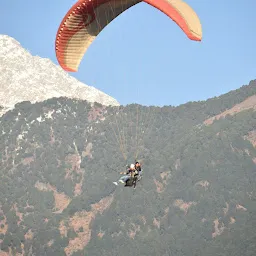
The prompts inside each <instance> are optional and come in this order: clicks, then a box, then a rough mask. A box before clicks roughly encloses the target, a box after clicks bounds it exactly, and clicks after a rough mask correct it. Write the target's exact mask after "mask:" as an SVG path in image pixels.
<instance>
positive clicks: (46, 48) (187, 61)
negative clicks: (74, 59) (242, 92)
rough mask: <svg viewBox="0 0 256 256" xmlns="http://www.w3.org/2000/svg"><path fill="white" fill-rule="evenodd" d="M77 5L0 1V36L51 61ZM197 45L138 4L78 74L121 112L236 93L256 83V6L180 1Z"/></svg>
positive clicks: (109, 30) (63, 0)
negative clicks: (190, 12)
mask: <svg viewBox="0 0 256 256" xmlns="http://www.w3.org/2000/svg"><path fill="white" fill-rule="evenodd" d="M75 2H76V1H75V0H54V1H53V0H44V1H34V0H33V1H32V0H26V1H25V0H23V1H22V0H16V1H0V10H1V16H0V34H6V35H9V36H11V37H13V38H15V39H16V40H17V41H19V42H20V43H21V45H22V46H23V47H24V48H26V49H28V50H29V52H30V53H31V54H33V55H38V56H40V57H43V58H49V59H51V60H52V61H53V62H54V63H56V64H58V62H57V59H56V56H55V48H54V44H55V38H56V33H57V30H58V27H59V25H60V23H61V21H62V19H63V17H64V16H65V14H66V12H67V11H68V10H69V9H70V8H71V6H72V5H73V4H74V3H75ZM186 2H187V3H188V4H189V5H190V6H191V7H192V8H193V9H194V10H195V12H196V13H197V15H198V16H199V18H200V21H201V24H202V29H203V39H202V41H201V42H195V41H191V40H189V39H188V38H187V37H186V35H185V34H184V32H183V31H182V30H181V29H180V28H179V27H178V26H177V25H176V23H174V22H173V21H172V20H171V19H170V18H169V17H167V16H166V15H165V14H163V13H162V12H160V11H158V10H157V9H155V8H153V7H152V6H149V5H148V4H145V3H140V4H138V5H136V6H134V7H132V8H130V9H129V10H127V11H126V12H124V13H123V14H122V15H120V16H119V17H117V18H116V19H115V20H114V21H112V22H111V23H110V24H109V25H108V26H107V27H106V28H105V29H104V30H103V31H102V32H101V33H100V35H99V36H98V37H97V38H96V39H95V41H94V42H93V43H92V45H91V46H90V48H89V49H88V51H87V52H86V54H85V55H84V58H83V60H82V62H81V64H80V67H79V70H78V72H76V73H70V75H72V76H74V77H75V78H77V79H78V80H80V81H81V82H83V83H85V84H87V85H90V86H94V87H95V88H97V89H99V90H101V91H103V92H105V93H107V94H108V95H110V96H112V97H114V98H115V99H117V100H118V102H119V103H121V104H124V105H126V104H130V103H139V104H142V105H157V106H166V105H172V106H177V105H180V104H184V103H186V102H189V101H201V100H206V99H208V98H212V97H215V96H219V95H221V94H224V93H227V92H229V91H231V90H235V89H237V88H239V87H241V86H243V85H246V84H248V83H249V82H250V81H251V80H253V79H256V64H255V63H256V25H255V17H254V15H255V10H256V1H255V0H236V1H234V0H225V1H223V0H215V1H211V0H186Z"/></svg>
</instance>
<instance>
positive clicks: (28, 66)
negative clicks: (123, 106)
mask: <svg viewBox="0 0 256 256" xmlns="http://www.w3.org/2000/svg"><path fill="white" fill-rule="evenodd" d="M53 97H68V98H75V99H82V100H87V101H89V102H98V103H101V104H102V105H113V106H118V105H119V103H118V102H117V101H116V100H115V99H114V98H112V97H110V96H109V95H107V94H105V93H103V92H101V91H100V90H98V89H96V88H94V87H92V86H88V85H85V84H83V83H82V82H79V81H78V80H77V79H75V78H74V77H72V76H70V75H69V74H68V73H66V72H65V71H64V70H62V69H61V67H59V66H57V65H55V64H54V63H53V62H52V61H51V60H49V59H46V58H41V57H39V56H32V55H31V54H30V52H29V51H27V50H26V49H24V48H23V47H22V46H21V44H20V43H19V42H18V41H17V40H15V39H14V38H12V37H10V36H8V35H0V102H1V105H2V106H3V107H4V109H2V111H1V112H2V113H4V112H6V111H7V110H9V109H12V108H13V107H14V105H15V104H16V103H18V102H22V101H31V102H32V103H34V102H40V101H44V100H47V99H49V98H53ZM0 115H1V113H0Z"/></svg>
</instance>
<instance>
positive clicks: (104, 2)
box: [55, 0, 202, 72]
mask: <svg viewBox="0 0 256 256" xmlns="http://www.w3.org/2000/svg"><path fill="white" fill-rule="evenodd" d="M140 2H145V3H147V4H149V5H151V6H153V7H155V8H157V9H158V10H160V11H161V12H163V13H164V14H166V15H167V16H168V17H169V18H171V19H172V20H173V21H174V22H176V23H177V25H178V26H179V27H180V28H181V29H182V30H183V31H184V33H185V34H186V35H187V37H188V38H189V39H191V40H194V41H201V39H202V27H201V23H200V20H199V18H198V16H197V14H196V13H195V12H194V11H193V9H192V8H191V7H190V6H189V5H188V4H186V3H185V2H183V1H182V0H144V1H141V0H79V1H78V2H77V3H75V4H74V5H73V7H71V9H70V10H69V11H68V12H67V14H66V15H65V17H64V19H63V20H62V22H61V24H60V27H59V29H58V32H57V35H56V41H55V51H56V56H57V60H58V62H59V64H60V66H61V67H62V68H63V69H64V70H66V71H70V72H76V71H77V70H78V68H79V65H80V62H81V60H82V58H83V56H84V54H85V52H86V51H87V49H88V48H89V46H90V45H91V43H92V42H93V40H94V39H95V38H96V37H97V35H98V34H99V33H100V32H101V31H102V30H103V29H104V27H106V26H107V25H108V24H109V23H110V22H111V21H112V20H114V19H115V18H116V17H117V16H118V15H120V14H121V13H123V12H124V11H126V10H127V9H129V8H130V7H132V6H134V5H136V4H138V3H140Z"/></svg>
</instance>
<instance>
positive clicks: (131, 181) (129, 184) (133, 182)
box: [125, 166, 142, 188]
mask: <svg viewBox="0 0 256 256" xmlns="http://www.w3.org/2000/svg"><path fill="white" fill-rule="evenodd" d="M127 168H129V166H127ZM135 170H136V169H135ZM136 172H137V173H135V174H134V175H133V176H131V178H129V179H128V180H127V181H126V184H125V187H132V186H133V187H134V188H135V187H136V185H137V182H138V181H140V180H141V179H142V169H141V170H140V171H138V170H136Z"/></svg>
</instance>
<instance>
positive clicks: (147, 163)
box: [0, 81, 256, 256]
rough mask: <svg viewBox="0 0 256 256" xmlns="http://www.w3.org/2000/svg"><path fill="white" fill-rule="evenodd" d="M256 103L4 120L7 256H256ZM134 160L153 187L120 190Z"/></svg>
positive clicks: (249, 92)
mask: <svg viewBox="0 0 256 256" xmlns="http://www.w3.org/2000/svg"><path fill="white" fill-rule="evenodd" d="M255 95H256V81H251V82H250V84H249V85H246V86H243V87H241V88H240V89H238V90H234V91H231V92H229V93H227V94H225V95H222V96H220V97H215V98H212V99H209V100H207V101H200V102H189V103H187V104H183V105H181V106H178V107H169V106H165V107H162V108H160V107H144V106H140V105H136V104H132V105H128V106H126V107H123V106H113V107H111V106H103V105H101V104H98V103H95V104H90V103H88V102H87V101H84V100H78V99H69V98H66V97H61V98H52V99H47V100H45V101H42V102H37V103H34V104H31V103H30V102H28V101H26V102H22V103H18V104H16V107H15V108H14V109H13V110H11V111H8V112H7V113H5V114H4V115H3V116H2V117H1V118H0V134H1V136H0V159H1V161H0V193H1V197H0V250H1V251H0V255H90V256H98V255H101V256H103V255H104V256H113V255H116V256H121V255H122V256H131V255H142V256H146V255H152V256H155V255H161V256H170V255H175V256H205V255H207V256H216V255H223V256H229V255H239V256H240V255H243V256H254V255H256V243H255V241H256V233H255V225H256V148H255V146H256V112H255V106H256V100H255ZM134 116H136V118H134ZM136 153H137V154H136ZM134 155H135V156H136V155H137V159H139V160H140V161H141V162H142V164H143V170H144V174H143V178H142V180H141V181H140V182H139V183H138V184H137V187H136V189H133V188H130V187H123V185H119V186H115V185H114V184H113V183H112V182H113V181H115V180H117V179H118V178H119V177H120V174H119V172H120V171H123V169H124V168H125V165H126V164H127V163H130V162H131V160H133V157H134Z"/></svg>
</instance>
